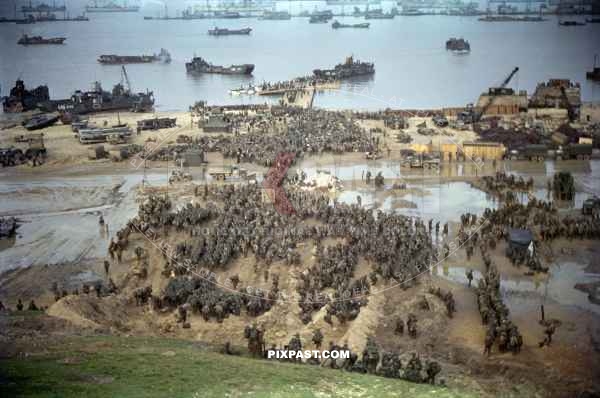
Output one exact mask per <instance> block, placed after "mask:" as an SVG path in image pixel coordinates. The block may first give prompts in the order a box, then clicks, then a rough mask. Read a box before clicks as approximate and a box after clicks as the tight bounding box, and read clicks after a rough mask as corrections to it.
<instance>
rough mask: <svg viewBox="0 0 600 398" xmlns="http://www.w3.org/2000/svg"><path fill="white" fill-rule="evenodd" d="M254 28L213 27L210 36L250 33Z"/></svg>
mask: <svg viewBox="0 0 600 398" xmlns="http://www.w3.org/2000/svg"><path fill="white" fill-rule="evenodd" d="M250 32H252V28H244V29H231V30H230V29H211V30H209V31H208V34H209V35H210V36H230V35H249V34H250Z"/></svg>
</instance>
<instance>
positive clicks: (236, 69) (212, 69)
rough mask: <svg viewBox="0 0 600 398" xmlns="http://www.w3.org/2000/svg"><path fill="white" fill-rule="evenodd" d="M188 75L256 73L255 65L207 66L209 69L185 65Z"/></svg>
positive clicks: (189, 64)
mask: <svg viewBox="0 0 600 398" xmlns="http://www.w3.org/2000/svg"><path fill="white" fill-rule="evenodd" d="M185 67H186V70H187V71H188V73H212V74H217V75H251V74H252V72H253V71H254V65H253V64H243V65H231V66H228V67H225V66H215V65H211V66H207V67H195V66H194V65H193V64H191V63H187V64H185Z"/></svg>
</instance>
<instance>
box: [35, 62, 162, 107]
mask: <svg viewBox="0 0 600 398" xmlns="http://www.w3.org/2000/svg"><path fill="white" fill-rule="evenodd" d="M122 71H123V72H122V76H123V78H124V80H125V82H126V84H127V87H125V85H123V81H121V82H120V83H117V84H115V85H114V87H113V89H112V91H111V92H109V91H104V89H103V88H102V85H101V84H100V82H94V84H93V87H92V90H90V91H81V90H77V91H75V92H74V93H73V95H72V96H71V98H67V99H61V100H49V101H45V102H42V103H40V109H42V110H43V111H45V112H56V111H59V112H69V113H71V114H74V115H75V114H80V115H81V114H86V113H94V112H105V111H117V110H130V111H132V112H148V111H151V110H152V109H153V107H154V94H153V92H152V91H146V92H145V93H134V92H132V90H131V87H130V84H129V78H128V77H127V72H126V71H125V67H123V68H122Z"/></svg>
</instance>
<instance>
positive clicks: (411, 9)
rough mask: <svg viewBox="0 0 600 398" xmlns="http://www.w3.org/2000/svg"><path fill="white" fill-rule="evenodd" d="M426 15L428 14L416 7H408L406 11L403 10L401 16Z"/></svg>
mask: <svg viewBox="0 0 600 398" xmlns="http://www.w3.org/2000/svg"><path fill="white" fill-rule="evenodd" d="M425 14H426V13H425V12H424V11H421V10H420V9H418V8H414V7H407V8H406V9H404V8H403V9H402V12H401V13H400V15H402V16H404V17H419V16H422V15H425Z"/></svg>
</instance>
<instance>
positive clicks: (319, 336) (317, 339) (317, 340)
mask: <svg viewBox="0 0 600 398" xmlns="http://www.w3.org/2000/svg"><path fill="white" fill-rule="evenodd" d="M312 342H313V343H314V344H315V347H316V348H317V350H318V349H320V348H321V343H322V342H323V333H321V329H317V330H315V331H314V332H313V336H312Z"/></svg>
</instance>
